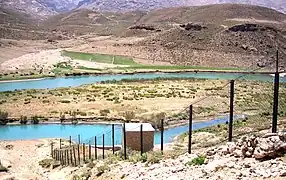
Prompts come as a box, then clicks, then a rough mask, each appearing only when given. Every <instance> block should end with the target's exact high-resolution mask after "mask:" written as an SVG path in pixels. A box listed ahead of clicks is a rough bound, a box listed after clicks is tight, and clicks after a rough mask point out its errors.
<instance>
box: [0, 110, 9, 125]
mask: <svg viewBox="0 0 286 180" xmlns="http://www.w3.org/2000/svg"><path fill="white" fill-rule="evenodd" d="M7 123H8V112H5V111H1V110H0V125H5V124H7Z"/></svg>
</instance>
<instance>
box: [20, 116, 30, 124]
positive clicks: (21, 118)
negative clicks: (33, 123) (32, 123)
mask: <svg viewBox="0 0 286 180" xmlns="http://www.w3.org/2000/svg"><path fill="white" fill-rule="evenodd" d="M27 122H28V118H27V116H21V117H20V124H27Z"/></svg>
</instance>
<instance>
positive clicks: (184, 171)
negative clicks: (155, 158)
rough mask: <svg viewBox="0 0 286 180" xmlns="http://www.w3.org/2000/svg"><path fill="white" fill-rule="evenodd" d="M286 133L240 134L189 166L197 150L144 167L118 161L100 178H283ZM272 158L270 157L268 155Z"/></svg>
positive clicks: (138, 164)
mask: <svg viewBox="0 0 286 180" xmlns="http://www.w3.org/2000/svg"><path fill="white" fill-rule="evenodd" d="M285 147H286V134H266V135H265V136H263V137H255V136H251V137H243V138H241V139H240V140H239V141H238V142H236V143H233V142H231V143H227V144H226V145H223V146H220V147H213V148H209V149H206V150H205V151H204V152H202V151H201V152H200V153H203V154H206V155H207V159H206V160H205V163H204V164H203V165H201V166H189V165H186V163H187V162H189V161H191V160H192V159H193V158H195V157H198V156H199V155H200V153H199V152H198V153H197V154H190V155H189V154H184V155H181V156H180V157H178V158H177V159H164V160H162V161H161V162H160V163H157V164H152V165H150V166H148V167H145V164H144V163H136V164H132V163H129V162H123V163H120V164H119V165H118V166H117V167H116V168H113V169H112V171H110V172H107V173H104V174H103V175H102V176H103V179H104V178H108V177H118V178H115V179H120V178H122V177H124V178H125V179H138V180H143V179H144V180H148V179H150V180H151V179H171V180H177V179H178V180H179V179H254V178H258V179H262V178H271V179H275V178H278V179H279V178H280V179H281V178H282V179H283V177H284V178H285V177H286V161H283V159H282V158H280V157H279V156H278V155H279V154H280V153H285V152H286V148H285ZM269 158H271V159H269Z"/></svg>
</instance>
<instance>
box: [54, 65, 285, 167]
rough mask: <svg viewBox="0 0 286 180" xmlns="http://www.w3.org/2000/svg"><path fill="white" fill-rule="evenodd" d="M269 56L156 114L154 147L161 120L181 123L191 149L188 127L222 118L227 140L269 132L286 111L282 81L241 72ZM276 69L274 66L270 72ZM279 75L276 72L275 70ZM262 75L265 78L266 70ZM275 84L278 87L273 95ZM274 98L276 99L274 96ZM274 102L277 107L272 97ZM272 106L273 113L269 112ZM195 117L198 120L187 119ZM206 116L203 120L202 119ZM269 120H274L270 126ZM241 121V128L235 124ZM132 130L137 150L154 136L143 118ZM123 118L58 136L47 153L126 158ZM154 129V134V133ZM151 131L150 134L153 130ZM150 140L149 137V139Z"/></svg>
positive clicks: (79, 158)
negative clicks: (86, 132) (89, 133)
mask: <svg viewBox="0 0 286 180" xmlns="http://www.w3.org/2000/svg"><path fill="white" fill-rule="evenodd" d="M273 63H275V61H273V62H270V63H268V64H267V65H266V66H264V67H259V68H255V69H253V68H252V66H250V67H249V68H248V72H249V73H246V74H243V75H239V76H237V77H236V78H234V79H233V80H231V81H228V82H222V81H217V82H213V84H210V85H208V86H206V87H204V89H203V90H202V92H203V93H201V94H200V96H199V97H198V98H194V99H193V101H190V103H189V104H190V105H188V106H186V107H184V108H182V110H181V111H179V112H177V113H176V115H175V116H174V115H171V116H167V117H161V119H160V121H159V122H156V128H158V130H160V135H159V136H160V150H161V151H162V152H163V151H164V143H165V142H166V141H165V138H169V137H167V136H166V134H165V133H164V131H165V128H164V127H165V126H170V125H172V124H178V123H181V124H187V127H186V128H187V129H185V131H187V132H188V140H187V142H188V152H189V153H191V147H192V144H193V142H192V131H193V130H197V129H200V128H205V127H209V126H214V125H217V126H218V127H220V126H221V124H224V125H225V126H223V128H221V131H220V134H221V135H222V137H223V139H221V142H223V141H232V140H233V138H235V137H237V136H240V135H243V134H248V133H253V132H256V131H259V130H263V129H269V128H271V127H272V132H276V131H275V130H277V129H275V128H277V123H276V124H275V121H277V118H278V117H279V116H281V117H282V116H283V117H285V116H286V85H285V83H281V84H279V83H278V82H277V80H278V79H277V76H276V78H275V83H274V85H273V82H267V81H265V82H262V81H259V82H258V81H251V80H246V79H247V78H246V76H249V74H251V73H255V72H257V71H259V70H261V69H263V68H269V67H271V66H272V65H273ZM276 73H277V72H276ZM278 75H279V73H278ZM267 78H269V77H268V76H267ZM277 86H278V87H280V91H279V94H278V96H275V93H273V91H275V92H276V93H277ZM277 98H278V99H277ZM278 102H279V109H278V108H277V106H278V104H277V106H275V103H278ZM276 110H277V113H275V112H276ZM248 117H251V118H252V121H253V122H255V123H254V124H247V123H248V122H247V121H246V120H247V118H248ZM194 119H195V120H196V121H198V120H200V122H199V123H197V122H193V120H194ZM206 120H207V121H206ZM273 126H276V127H275V128H273ZM241 127H243V128H241ZM132 130H136V132H137V134H131V133H130V134H128V136H133V137H132V138H133V139H135V140H133V141H134V142H135V146H136V148H137V147H138V148H137V150H139V151H141V155H142V154H143V153H145V152H146V151H148V150H150V149H148V148H147V146H148V142H147V143H145V141H147V140H148V141H151V142H152V148H153V145H154V142H153V141H154V137H153V139H152V140H151V139H150V138H149V137H148V136H149V135H148V134H147V133H146V132H145V131H143V124H138V125H136V126H135V127H134V128H132V129H128V132H132ZM128 132H127V131H126V127H125V123H123V124H117V125H114V124H113V125H111V126H107V127H106V128H105V129H103V130H102V131H101V132H99V133H95V135H94V136H93V137H88V138H85V139H84V138H83V136H82V135H78V136H70V137H69V140H62V139H60V142H59V144H52V146H51V156H52V157H53V158H54V159H56V160H58V161H60V162H61V164H62V165H74V166H77V165H80V164H82V163H85V162H87V161H89V160H94V159H104V158H105V157H106V156H109V155H111V154H115V153H116V152H119V153H120V154H121V155H122V157H123V158H124V159H127V158H128V151H127V148H128V146H130V147H131V148H132V146H133V148H134V147H135V146H134V142H133V145H132V143H130V142H131V140H130V139H129V137H126V134H127V133H128ZM157 135H158V134H157ZM153 136H154V134H153ZM149 144H150V142H149Z"/></svg>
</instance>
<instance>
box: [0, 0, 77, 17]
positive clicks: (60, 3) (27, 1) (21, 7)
mask: <svg viewBox="0 0 286 180" xmlns="http://www.w3.org/2000/svg"><path fill="white" fill-rule="evenodd" d="M79 1H80V0H0V7H2V8H8V9H13V10H17V11H20V12H23V13H26V14H30V15H32V16H34V17H37V18H40V19H41V18H46V17H48V16H51V15H55V14H58V13H61V12H66V11H70V10H72V9H74V8H76V7H77V5H78V3H79Z"/></svg>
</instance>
